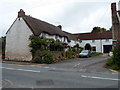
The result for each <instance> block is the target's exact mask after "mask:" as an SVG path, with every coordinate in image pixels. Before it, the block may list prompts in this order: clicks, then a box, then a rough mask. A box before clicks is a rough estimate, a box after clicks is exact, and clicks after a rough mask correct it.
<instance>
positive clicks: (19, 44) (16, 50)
mask: <svg viewBox="0 0 120 90" xmlns="http://www.w3.org/2000/svg"><path fill="white" fill-rule="evenodd" d="M30 35H32V32H31V30H30V29H29V27H28V26H27V25H26V23H25V21H24V20H23V19H22V18H20V20H19V19H17V20H16V21H15V23H14V24H13V25H12V27H11V28H10V30H9V31H8V33H7V35H6V51H5V54H6V59H10V60H22V61H30V60H31V59H32V55H31V52H30V48H29V46H28V45H29V44H30V40H29V36H30Z"/></svg>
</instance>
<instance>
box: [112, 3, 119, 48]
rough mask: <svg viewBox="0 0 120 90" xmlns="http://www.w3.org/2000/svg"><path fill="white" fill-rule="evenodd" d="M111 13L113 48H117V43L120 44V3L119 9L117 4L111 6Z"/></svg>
mask: <svg viewBox="0 0 120 90" xmlns="http://www.w3.org/2000/svg"><path fill="white" fill-rule="evenodd" d="M111 11H112V33H113V35H112V36H113V46H116V43H117V42H120V1H119V3H118V9H117V6H116V3H112V4H111Z"/></svg>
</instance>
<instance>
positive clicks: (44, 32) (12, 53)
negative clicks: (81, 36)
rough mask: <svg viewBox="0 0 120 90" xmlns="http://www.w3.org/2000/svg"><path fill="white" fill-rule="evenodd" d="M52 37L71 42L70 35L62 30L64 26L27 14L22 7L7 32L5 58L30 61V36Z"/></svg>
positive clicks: (63, 41)
mask: <svg viewBox="0 0 120 90" xmlns="http://www.w3.org/2000/svg"><path fill="white" fill-rule="evenodd" d="M31 35H35V36H38V37H46V38H52V39H54V40H59V41H60V42H62V43H69V42H70V38H69V36H68V35H67V34H66V33H65V32H63V31H62V26H61V25H59V26H54V25H52V24H49V23H47V22H44V21H41V20H39V19H36V18H33V17H31V16H27V15H25V12H24V11H23V10H22V9H20V11H19V12H18V17H17V18H16V20H15V21H14V22H13V24H12V25H11V27H10V28H9V29H8V31H7V33H6V50H5V55H6V56H5V59H8V60H23V61H30V60H31V59H32V54H31V52H30V50H31V48H30V47H29V44H30V40H29V38H30V36H31Z"/></svg>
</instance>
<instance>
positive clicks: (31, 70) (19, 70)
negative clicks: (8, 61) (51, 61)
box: [0, 67, 40, 72]
mask: <svg viewBox="0 0 120 90" xmlns="http://www.w3.org/2000/svg"><path fill="white" fill-rule="evenodd" d="M0 68H3V69H9V70H19V71H28V72H40V71H36V70H28V69H15V68H7V67H0Z"/></svg>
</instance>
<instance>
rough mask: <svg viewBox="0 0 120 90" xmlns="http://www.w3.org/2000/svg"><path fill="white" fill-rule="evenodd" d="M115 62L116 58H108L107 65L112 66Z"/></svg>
mask: <svg viewBox="0 0 120 90" xmlns="http://www.w3.org/2000/svg"><path fill="white" fill-rule="evenodd" d="M113 64H114V60H113V59H112V58H109V59H108V60H107V62H106V65H107V66H111V65H113Z"/></svg>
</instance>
